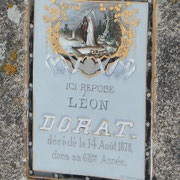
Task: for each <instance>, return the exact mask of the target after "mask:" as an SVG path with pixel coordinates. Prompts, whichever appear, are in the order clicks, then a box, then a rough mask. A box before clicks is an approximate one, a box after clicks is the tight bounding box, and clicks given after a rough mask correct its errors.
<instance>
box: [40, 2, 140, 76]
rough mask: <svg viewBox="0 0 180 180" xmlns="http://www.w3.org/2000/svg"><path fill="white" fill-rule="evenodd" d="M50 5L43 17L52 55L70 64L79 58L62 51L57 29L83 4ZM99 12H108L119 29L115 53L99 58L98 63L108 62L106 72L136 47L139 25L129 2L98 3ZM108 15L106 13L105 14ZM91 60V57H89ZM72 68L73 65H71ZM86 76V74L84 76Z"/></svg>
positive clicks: (56, 3) (138, 20)
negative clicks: (72, 11)
mask: <svg viewBox="0 0 180 180" xmlns="http://www.w3.org/2000/svg"><path fill="white" fill-rule="evenodd" d="M51 2H52V4H51V5H50V6H44V9H45V10H46V12H47V13H46V15H44V16H43V19H44V22H45V23H49V29H48V32H47V33H48V34H49V38H48V39H49V41H50V44H51V47H52V50H53V52H54V53H57V55H58V56H59V57H60V58H61V57H62V55H63V57H65V60H66V61H67V62H71V61H72V59H74V58H75V61H76V60H77V59H78V58H79V57H78V56H77V55H76V54H73V55H70V54H68V52H66V51H64V50H63V48H62V46H61V44H60V42H59V39H60V34H59V29H60V26H61V24H62V22H64V21H67V20H68V17H67V11H68V10H70V9H74V10H77V11H78V10H80V9H81V3H83V2H72V3H71V2H68V3H67V2H64V1H63V2H62V1H61V2H60V3H59V2H57V1H55V0H52V1H51ZM98 4H99V10H100V11H104V12H105V13H106V11H110V12H111V13H112V14H113V20H112V18H111V20H112V22H115V23H116V24H118V25H119V27H120V29H121V36H120V37H119V39H120V40H119V41H120V43H117V44H119V45H118V47H117V51H116V52H115V53H114V54H112V55H110V56H108V55H103V56H101V57H99V60H100V61H102V60H103V61H104V60H106V61H108V62H109V63H108V64H107V65H106V67H105V70H107V69H108V68H109V66H110V64H111V63H110V62H112V63H114V61H115V59H118V60H119V61H120V60H122V59H124V58H125V57H127V56H128V52H129V50H130V47H131V45H132V44H133V47H134V48H135V47H136V44H135V38H136V27H137V26H138V25H139V23H140V19H138V18H137V17H136V15H137V14H138V12H139V11H138V9H137V8H136V9H134V8H133V7H131V4H132V3H131V2H121V3H109V2H108V3H106V2H99V3H98ZM107 13H108V12H107ZM106 21H108V16H107V18H106ZM92 57H93V58H94V62H97V59H96V58H95V57H94V56H92ZM89 58H91V57H89ZM87 59H88V58H86V56H84V57H83V58H82V60H81V61H82V62H83V61H86V60H87ZM91 60H92V59H91ZM71 66H72V68H74V66H75V65H72V63H71ZM85 75H87V74H85ZM93 75H95V74H92V75H87V76H88V77H90V76H93Z"/></svg>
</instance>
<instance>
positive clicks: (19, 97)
mask: <svg viewBox="0 0 180 180" xmlns="http://www.w3.org/2000/svg"><path fill="white" fill-rule="evenodd" d="M27 4H28V0H0V180H24V179H26V178H25V164H26V158H25V156H26V151H25V149H26V108H27V106H26V98H25V97H26V94H27V93H26V78H27V75H26V73H27V59H26V54H27V48H26V47H27V12H28V9H27ZM156 23H157V28H156V30H157V32H156V55H155V61H156V79H155V87H156V88H155V89H156V101H155V120H154V145H153V149H154V152H153V156H154V164H153V166H154V168H153V173H154V177H153V180H156V179H157V180H161V179H164V180H179V179H180V138H179V134H180V125H179V124H180V59H179V55H180V50H179V47H180V46H179V45H180V1H179V0H157V9H156Z"/></svg>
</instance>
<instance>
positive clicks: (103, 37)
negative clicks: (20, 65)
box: [27, 0, 154, 180]
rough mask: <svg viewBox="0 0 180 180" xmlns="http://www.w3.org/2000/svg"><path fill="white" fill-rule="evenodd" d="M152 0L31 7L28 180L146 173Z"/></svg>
mask: <svg viewBox="0 0 180 180" xmlns="http://www.w3.org/2000/svg"><path fill="white" fill-rule="evenodd" d="M153 8H154V2H153V0H148V1H147V0H137V1H135V0H134V1H86V0H82V1H78V0H76V1H75V0H74V1H73V0H64V1H62V0H35V1H32V0H31V1H30V4H29V11H30V15H29V73H28V76H29V80H28V88H29V93H28V94H29V95H28V96H29V98H28V99H29V100H28V102H29V103H28V104H29V108H28V163H27V165H28V166H27V167H28V169H27V172H28V176H29V177H32V178H33V177H34V178H37V177H39V178H47V179H66V178H72V179H73V178H75V179H77V178H79V179H85V178H87V177H88V178H89V179H101V178H107V179H122V180H144V179H150V177H151V168H150V167H151V150H150V149H151V119H152V118H151V113H152V112H151V97H152V90H151V89H152V88H151V79H152V78H151V75H152V66H153V57H152V54H153V48H152V34H153V33H152V31H153Z"/></svg>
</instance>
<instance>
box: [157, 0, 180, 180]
mask: <svg viewBox="0 0 180 180" xmlns="http://www.w3.org/2000/svg"><path fill="white" fill-rule="evenodd" d="M179 10H180V1H179V0H178V1H177V0H174V1H173V0H159V1H158V9H157V15H158V16H157V17H158V18H157V20H158V28H157V45H156V46H157V54H156V59H155V61H156V95H157V99H156V108H155V111H156V118H155V124H154V125H155V128H154V134H155V137H154V173H155V177H156V178H157V179H165V180H178V179H180V137H179V136H180V13H179ZM155 177H154V179H156V178H155Z"/></svg>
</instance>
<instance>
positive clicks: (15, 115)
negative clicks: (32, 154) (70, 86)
mask: <svg viewBox="0 0 180 180" xmlns="http://www.w3.org/2000/svg"><path fill="white" fill-rule="evenodd" d="M16 6H17V7H16ZM13 7H15V12H16V13H17V14H16V15H18V17H17V16H16V17H14V18H12V16H11V20H10V19H9V18H8V11H9V10H10V9H11V8H13ZM26 8H27V5H26V4H25V3H24V0H5V1H0V49H1V50H0V67H3V66H4V65H5V64H6V63H9V64H10V65H11V66H13V65H15V66H17V71H16V72H15V73H14V74H12V75H10V74H7V71H5V70H3V69H2V68H1V69H0V179H1V180H21V178H22V177H23V175H24V172H25V138H26V137H25V132H24V128H25V124H24V122H25V121H26V116H25V115H26V110H25V101H26V99H25V97H26V96H25V86H26V84H25V80H26V48H25V47H26V41H25V39H26V34H27V28H26V24H27V22H26ZM18 19H19V20H18ZM12 54H14V57H12Z"/></svg>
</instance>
